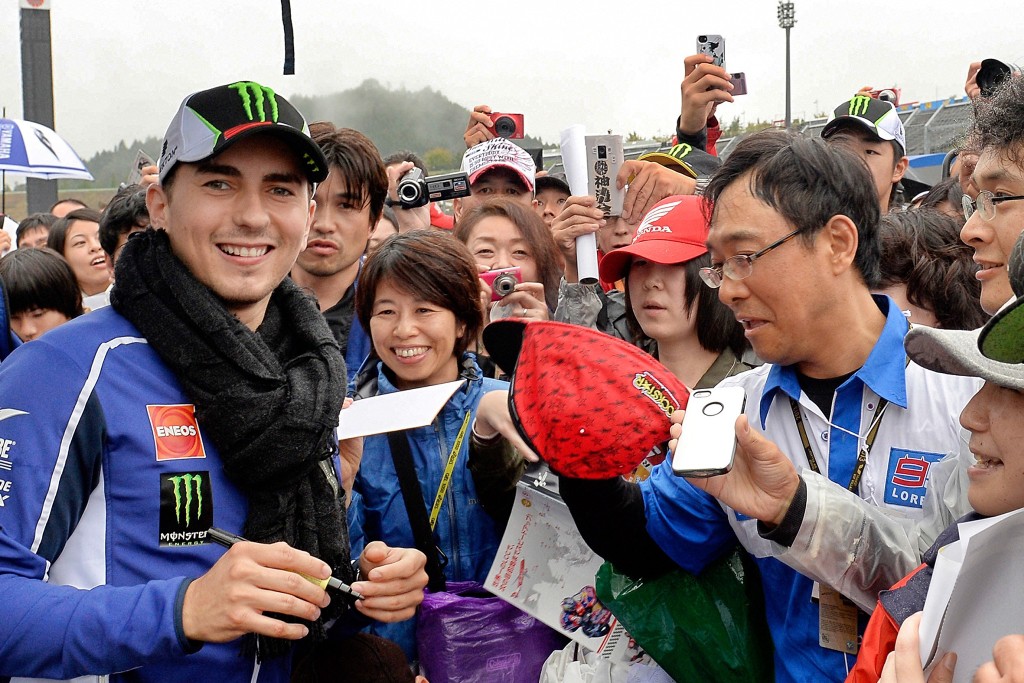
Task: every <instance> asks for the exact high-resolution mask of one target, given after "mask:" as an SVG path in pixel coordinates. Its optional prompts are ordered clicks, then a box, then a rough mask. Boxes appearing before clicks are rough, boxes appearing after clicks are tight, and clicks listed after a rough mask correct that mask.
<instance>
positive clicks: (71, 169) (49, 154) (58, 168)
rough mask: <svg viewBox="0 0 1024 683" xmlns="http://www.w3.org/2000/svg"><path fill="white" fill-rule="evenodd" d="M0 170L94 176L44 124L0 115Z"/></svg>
mask: <svg viewBox="0 0 1024 683" xmlns="http://www.w3.org/2000/svg"><path fill="white" fill-rule="evenodd" d="M0 171H10V172H12V173H21V174H23V175H27V176H31V177H33V178H45V179H47V180H52V179H54V178H79V179H82V180H92V179H93V177H92V174H91V173H89V169H87V168H86V167H85V164H83V163H82V160H81V159H80V158H79V157H78V154H76V153H75V150H73V149H71V145H69V144H68V143H67V142H65V141H64V139H63V138H62V137H60V136H59V135H57V133H55V132H53V131H52V130H51V129H49V128H47V127H46V126H43V125H40V124H38V123H35V122H33V121H23V120H21V119H3V118H0Z"/></svg>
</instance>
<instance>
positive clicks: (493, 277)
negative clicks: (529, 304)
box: [480, 266, 523, 301]
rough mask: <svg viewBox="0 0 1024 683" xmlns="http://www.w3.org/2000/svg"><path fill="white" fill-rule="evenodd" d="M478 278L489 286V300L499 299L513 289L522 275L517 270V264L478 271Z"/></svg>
mask: <svg viewBox="0 0 1024 683" xmlns="http://www.w3.org/2000/svg"><path fill="white" fill-rule="evenodd" d="M480 279H481V280H483V281H484V282H486V283H487V284H488V285H489V286H490V288H491V301H499V300H501V299H504V298H505V297H506V296H508V295H509V294H511V293H512V292H513V290H515V288H516V285H518V284H519V283H520V282H522V281H523V276H522V273H520V272H519V266H515V267H514V268H499V269H497V270H489V271H487V272H486V273H480Z"/></svg>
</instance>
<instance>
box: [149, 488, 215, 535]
mask: <svg viewBox="0 0 1024 683" xmlns="http://www.w3.org/2000/svg"><path fill="white" fill-rule="evenodd" d="M211 526H213V491H212V488H211V486H210V473H209V472H205V471H203V472H175V473H172V474H166V473H164V474H161V475H160V545H161V546H181V545H197V544H199V543H203V542H204V541H205V539H206V531H207V530H208V529H209V528H210V527H211Z"/></svg>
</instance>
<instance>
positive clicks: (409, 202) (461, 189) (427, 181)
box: [396, 167, 470, 209]
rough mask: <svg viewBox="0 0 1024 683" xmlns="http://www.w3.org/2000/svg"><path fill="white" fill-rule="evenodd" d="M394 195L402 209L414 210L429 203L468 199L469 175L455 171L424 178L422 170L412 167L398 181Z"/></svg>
mask: <svg viewBox="0 0 1024 683" xmlns="http://www.w3.org/2000/svg"><path fill="white" fill-rule="evenodd" d="M396 193H397V194H398V201H399V203H400V204H401V205H402V208H403V209H415V208H417V207H420V206H426V205H427V204H428V203H429V202H440V201H444V200H447V199H455V198H456V197H468V196H469V194H470V189H469V174H468V173H463V172H462V171H457V172H455V173H446V174H444V175H432V176H426V175H424V174H423V171H422V170H420V169H418V168H415V167H414V168H412V169H410V170H409V171H407V172H406V173H405V174H404V175H403V176H402V179H401V180H399V181H398V187H397V189H396Z"/></svg>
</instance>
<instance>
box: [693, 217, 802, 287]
mask: <svg viewBox="0 0 1024 683" xmlns="http://www.w3.org/2000/svg"><path fill="white" fill-rule="evenodd" d="M799 232H800V228H797V229H796V230H794V231H793V232H791V233H789V234H788V235H786V236H785V237H781V238H779V239H777V240H775V241H774V242H772V243H771V244H769V245H768V246H767V247H765V248H764V249H762V250H761V251H758V252H754V253H753V254H740V255H739V256H732V257H730V258H727V259H725V261H723V262H722V264H721V265H718V266H709V267H707V268H701V269H700V279H701V280H703V281H704V284H706V285H707V286H708V287H710V288H711V289H718V288H719V287H721V286H722V281H723V279H724V278H726V277H727V278H729V279H730V280H742V279H744V278H747V277H750V274H751V273H753V272H754V261H756V260H757V259H759V258H761V257H762V256H764V255H765V254H767V253H768V252H769V251H771V250H772V249H774V248H775V247H778V246H782V245H783V244H785V242H786V241H787V240H789V239H790V238H792V237H793V236H795V235H796V234H797V233H799Z"/></svg>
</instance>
